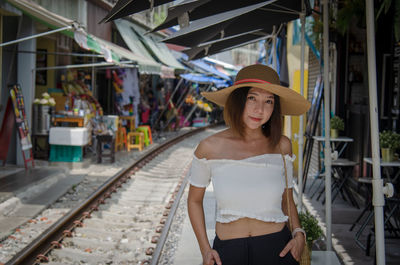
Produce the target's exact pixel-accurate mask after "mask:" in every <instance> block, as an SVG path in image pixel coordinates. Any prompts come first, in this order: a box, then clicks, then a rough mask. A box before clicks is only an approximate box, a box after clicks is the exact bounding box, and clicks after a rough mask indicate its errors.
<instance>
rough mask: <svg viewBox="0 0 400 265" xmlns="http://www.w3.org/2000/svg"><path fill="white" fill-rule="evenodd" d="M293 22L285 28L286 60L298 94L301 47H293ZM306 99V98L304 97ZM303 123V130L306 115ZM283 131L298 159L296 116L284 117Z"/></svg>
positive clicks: (305, 88)
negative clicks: (290, 141)
mask: <svg viewBox="0 0 400 265" xmlns="http://www.w3.org/2000/svg"><path fill="white" fill-rule="evenodd" d="M292 36H293V22H290V23H288V27H287V58H288V70H289V83H290V88H292V89H293V90H295V91H296V92H298V93H300V63H301V46H300V44H299V45H293V44H292V43H293V39H292ZM304 62H305V64H304V94H303V95H307V87H308V47H307V46H306V47H305V54H304ZM305 97H306V96H305ZM290 120H291V123H292V125H291V130H290V131H289V129H290V126H289V122H290ZM303 121H304V125H303V127H304V129H305V125H306V115H304V118H303ZM284 124H285V129H284V134H285V135H286V136H288V137H289V138H290V139H291V140H292V148H293V154H295V155H296V157H298V141H297V140H296V139H295V138H294V135H295V134H298V133H299V117H297V116H293V117H290V116H287V117H285V123H284ZM297 163H298V160H297V159H296V161H295V162H294V171H293V173H294V175H295V176H297Z"/></svg>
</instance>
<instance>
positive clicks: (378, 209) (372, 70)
mask: <svg viewBox="0 0 400 265" xmlns="http://www.w3.org/2000/svg"><path fill="white" fill-rule="evenodd" d="M365 2H366V20H367V21H366V23H367V52H368V84H369V113H370V115H369V116H370V122H371V152H372V171H373V179H372V189H373V195H372V196H373V197H372V204H373V205H374V213H375V244H376V264H378V265H384V264H385V238H384V233H385V231H384V222H383V214H384V212H383V207H384V205H385V199H384V197H383V189H382V187H383V181H382V179H381V165H380V156H379V123H378V103H377V98H378V97H377V92H376V89H377V86H376V60H375V22H374V19H375V16H374V2H373V0H366V1H365Z"/></svg>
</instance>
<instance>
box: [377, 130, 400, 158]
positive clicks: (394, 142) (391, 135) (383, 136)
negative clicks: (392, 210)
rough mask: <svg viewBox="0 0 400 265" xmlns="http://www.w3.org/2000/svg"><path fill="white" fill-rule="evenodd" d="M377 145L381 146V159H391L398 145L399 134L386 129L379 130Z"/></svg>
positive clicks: (399, 142) (399, 144) (399, 141)
mask: <svg viewBox="0 0 400 265" xmlns="http://www.w3.org/2000/svg"><path fill="white" fill-rule="evenodd" d="M379 145H380V147H381V153H382V161H384V162H391V161H393V157H394V151H395V150H396V149H397V148H399V147H400V134H398V133H396V132H393V131H387V130H384V131H383V132H380V133H379Z"/></svg>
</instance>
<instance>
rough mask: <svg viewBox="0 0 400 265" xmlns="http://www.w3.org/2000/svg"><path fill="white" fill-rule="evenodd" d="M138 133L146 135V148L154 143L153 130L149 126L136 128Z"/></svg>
mask: <svg viewBox="0 0 400 265" xmlns="http://www.w3.org/2000/svg"><path fill="white" fill-rule="evenodd" d="M136 131H137V132H142V133H143V134H144V144H145V145H146V146H148V145H150V144H152V143H153V138H152V136H151V128H150V126H149V125H140V126H139V127H138V128H136Z"/></svg>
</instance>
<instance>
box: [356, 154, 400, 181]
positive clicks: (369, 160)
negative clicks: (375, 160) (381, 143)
mask: <svg viewBox="0 0 400 265" xmlns="http://www.w3.org/2000/svg"><path fill="white" fill-rule="evenodd" d="M364 161H365V162H367V163H368V164H370V165H372V158H371V157H364ZM381 167H382V171H383V174H385V177H386V178H387V180H388V181H390V182H393V183H395V182H396V181H397V179H398V177H399V176H400V170H398V171H397V173H396V174H395V175H394V176H391V175H390V173H389V170H388V168H389V167H398V168H400V160H395V161H392V162H384V161H382V159H381Z"/></svg>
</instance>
